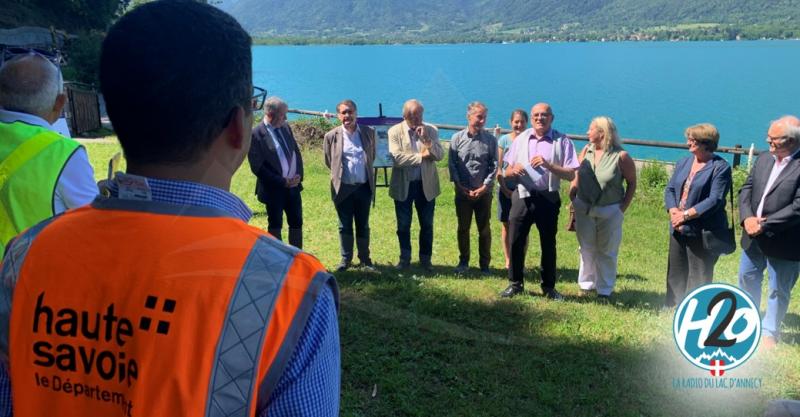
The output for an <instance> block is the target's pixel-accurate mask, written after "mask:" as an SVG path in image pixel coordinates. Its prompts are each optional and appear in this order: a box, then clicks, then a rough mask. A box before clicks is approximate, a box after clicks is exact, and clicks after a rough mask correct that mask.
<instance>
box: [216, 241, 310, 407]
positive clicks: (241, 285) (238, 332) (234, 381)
mask: <svg viewBox="0 0 800 417" xmlns="http://www.w3.org/2000/svg"><path fill="white" fill-rule="evenodd" d="M298 252H299V251H298V250H297V249H295V248H293V247H291V246H288V245H284V244H283V243H281V242H278V241H276V240H274V239H272V238H268V237H261V238H259V240H257V241H256V243H255V245H253V249H252V250H251V251H250V254H249V255H248V257H247V261H245V264H244V268H242V273H241V274H240V275H239V278H238V280H237V282H236V286H235V287H234V290H233V295H232V296H231V300H230V304H229V305H228V311H227V313H226V315H225V322H224V324H223V329H222V333H221V335H222V336H221V337H220V339H219V342H218V344H217V349H216V354H215V355H214V365H213V369H212V371H211V380H210V382H209V388H208V401H207V403H206V416H207V417H228V416H246V415H247V413H248V411H249V410H250V406H251V404H252V402H253V400H254V399H253V398H252V394H253V392H254V388H255V383H256V378H257V376H258V363H259V360H260V358H261V347H262V346H263V344H264V334H265V333H266V331H267V326H268V324H269V321H270V319H271V317H272V312H273V309H274V307H275V300H276V299H277V297H278V295H279V293H280V289H281V287H282V286H283V281H284V280H285V279H286V274H287V272H288V271H289V267H290V266H291V264H292V261H293V260H294V256H295V255H296V254H297V253H298Z"/></svg>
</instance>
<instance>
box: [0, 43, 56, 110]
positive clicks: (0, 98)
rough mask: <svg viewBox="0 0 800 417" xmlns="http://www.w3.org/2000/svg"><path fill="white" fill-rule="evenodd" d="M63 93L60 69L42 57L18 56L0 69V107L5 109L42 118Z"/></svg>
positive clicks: (31, 55)
mask: <svg viewBox="0 0 800 417" xmlns="http://www.w3.org/2000/svg"><path fill="white" fill-rule="evenodd" d="M37 67H38V68H37ZM63 92H64V79H63V76H62V75H61V70H59V69H58V67H57V66H56V65H55V64H53V63H52V62H50V61H48V60H47V59H46V58H44V57H43V56H41V55H38V54H34V53H30V54H26V55H21V56H18V57H15V58H13V59H11V60H9V61H7V62H6V63H5V64H4V65H3V66H2V67H0V107H3V108H4V109H6V110H10V111H16V112H20V113H27V114H33V115H36V116H40V117H45V116H47V115H48V114H49V113H50V112H51V111H52V110H53V105H54V104H55V102H56V98H58V95H59V94H61V93H63Z"/></svg>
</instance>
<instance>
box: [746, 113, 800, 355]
mask: <svg viewBox="0 0 800 417" xmlns="http://www.w3.org/2000/svg"><path fill="white" fill-rule="evenodd" d="M767 143H768V144H769V154H761V155H759V157H758V160H757V161H756V163H755V165H754V166H753V169H752V171H750V175H749V176H748V177H747V181H746V182H745V184H744V185H743V186H742V190H741V193H740V194H739V216H740V219H742V225H743V226H744V233H742V258H741V262H740V264H739V286H740V287H742V288H744V289H745V290H746V291H747V292H748V293H749V294H750V296H751V297H752V298H753V301H754V302H755V303H756V306H758V305H760V303H761V282H762V281H763V280H764V269H767V275H768V284H767V290H768V293H767V312H766V314H765V315H764V319H763V320H762V324H761V327H762V329H763V332H764V337H763V339H762V343H763V346H764V347H765V348H772V347H774V346H775V345H776V344H777V342H778V340H779V338H780V328H781V322H782V321H783V318H784V317H785V316H786V311H787V310H788V308H789V299H790V297H791V293H792V288H793V287H794V284H795V283H796V282H797V276H798V273H799V272H800V251H798V250H797V248H798V245H800V205H799V204H798V201H800V161H798V159H800V155H799V154H800V119H798V118H797V117H795V116H784V117H781V118H780V119H778V120H776V121H774V122H772V124H771V125H770V127H769V130H768V131H767Z"/></svg>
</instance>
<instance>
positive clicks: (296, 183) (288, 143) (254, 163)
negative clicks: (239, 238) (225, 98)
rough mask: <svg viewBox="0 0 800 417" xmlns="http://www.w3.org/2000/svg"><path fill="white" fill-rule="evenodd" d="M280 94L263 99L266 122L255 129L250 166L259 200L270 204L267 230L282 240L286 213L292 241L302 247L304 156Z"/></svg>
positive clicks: (296, 245)
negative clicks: (265, 100)
mask: <svg viewBox="0 0 800 417" xmlns="http://www.w3.org/2000/svg"><path fill="white" fill-rule="evenodd" d="M288 110H289V107H288V105H287V104H286V102H285V101H283V100H281V99H280V98H278V97H270V98H269V99H267V102H266V103H264V122H263V123H259V124H258V126H257V127H255V128H254V129H253V136H252V141H251V142H252V143H251V145H250V152H249V153H248V155H247V158H248V160H249V161H250V170H251V171H253V174H254V175H255V176H256V195H257V196H258V201H260V202H262V203H264V205H265V206H266V208H267V231H268V232H269V234H271V235H272V236H275V238H276V239H278V240H281V230H282V229H283V213H284V212H285V213H286V223H288V224H289V244H290V245H292V246H294V247H297V248H300V249H302V248H303V200H302V198H301V196H300V192H301V191H303V184H302V182H303V157H302V155H300V147H298V146H297V141H296V140H295V139H294V134H293V133H292V129H291V128H290V127H289V124H288V123H286V113H287V112H288Z"/></svg>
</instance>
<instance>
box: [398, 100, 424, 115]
mask: <svg viewBox="0 0 800 417" xmlns="http://www.w3.org/2000/svg"><path fill="white" fill-rule="evenodd" d="M413 106H417V107H419V108H420V109H422V111H423V112H424V111H425V107H424V106H423V105H422V103H421V102H420V101H419V100H417V99H415V98H412V99H410V100H406V102H405V103H403V119H407V118H408V115H409V113H411V107H413Z"/></svg>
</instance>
